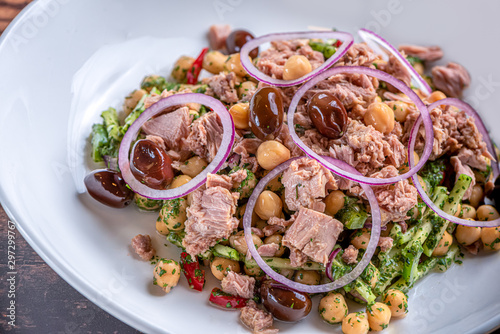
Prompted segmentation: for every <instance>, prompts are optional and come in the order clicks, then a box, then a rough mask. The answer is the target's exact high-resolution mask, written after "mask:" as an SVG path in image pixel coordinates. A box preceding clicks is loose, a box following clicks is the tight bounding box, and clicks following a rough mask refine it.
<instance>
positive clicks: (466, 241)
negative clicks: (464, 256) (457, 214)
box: [455, 218, 481, 246]
mask: <svg viewBox="0 0 500 334" xmlns="http://www.w3.org/2000/svg"><path fill="white" fill-rule="evenodd" d="M466 219H470V218H466ZM470 220H473V219H470ZM455 238H457V241H458V243H460V244H462V245H464V246H469V245H472V244H473V243H475V242H476V241H478V240H479V238H481V228H480V227H475V226H465V225H458V226H457V230H456V231H455Z"/></svg>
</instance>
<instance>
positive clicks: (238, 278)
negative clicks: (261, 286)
mask: <svg viewBox="0 0 500 334" xmlns="http://www.w3.org/2000/svg"><path fill="white" fill-rule="evenodd" d="M221 286H222V291H224V292H225V293H229V294H231V295H235V296H240V297H243V298H248V299H250V298H253V294H254V288H255V278H253V277H249V276H246V275H241V274H238V273H235V272H234V271H228V272H227V275H226V276H225V277H224V278H223V279H222V282H221Z"/></svg>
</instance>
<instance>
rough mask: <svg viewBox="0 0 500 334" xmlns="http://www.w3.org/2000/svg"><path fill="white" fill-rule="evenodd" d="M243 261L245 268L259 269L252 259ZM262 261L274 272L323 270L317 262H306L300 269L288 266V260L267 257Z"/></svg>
mask: <svg viewBox="0 0 500 334" xmlns="http://www.w3.org/2000/svg"><path fill="white" fill-rule="evenodd" d="M244 261H245V266H247V268H249V269H251V268H256V267H259V266H258V265H257V262H255V260H254V259H250V260H248V259H246V258H245V259H244ZM264 261H265V262H266V263H267V264H268V265H269V266H270V267H271V268H273V269H274V270H276V269H293V270H321V271H324V270H325V267H324V266H323V265H322V264H320V263H317V262H306V263H305V264H304V265H303V266H302V267H294V266H292V265H291V264H290V260H289V259H282V258H279V257H268V258H264Z"/></svg>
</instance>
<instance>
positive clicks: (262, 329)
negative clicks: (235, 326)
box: [240, 300, 278, 334]
mask: <svg viewBox="0 0 500 334" xmlns="http://www.w3.org/2000/svg"><path fill="white" fill-rule="evenodd" d="M240 319H241V321H242V322H243V323H244V324H245V326H247V327H248V328H249V329H250V330H252V331H253V332H254V333H262V334H263V333H267V334H272V333H277V332H278V330H277V329H276V330H269V329H268V328H269V327H271V326H272V325H273V316H272V315H271V313H269V312H266V311H264V310H261V309H259V308H258V307H257V304H256V303H255V302H254V301H253V300H250V301H248V302H247V306H245V307H243V308H242V309H241V313H240Z"/></svg>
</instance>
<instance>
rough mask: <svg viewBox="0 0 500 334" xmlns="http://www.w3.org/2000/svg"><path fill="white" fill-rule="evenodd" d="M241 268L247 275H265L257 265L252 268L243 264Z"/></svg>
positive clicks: (258, 276)
mask: <svg viewBox="0 0 500 334" xmlns="http://www.w3.org/2000/svg"><path fill="white" fill-rule="evenodd" d="M243 270H244V271H245V274H247V275H248V276H253V277H257V278H260V277H264V276H265V275H266V273H265V272H264V271H263V270H262V269H260V268H259V266H255V267H252V268H248V267H247V266H243Z"/></svg>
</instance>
